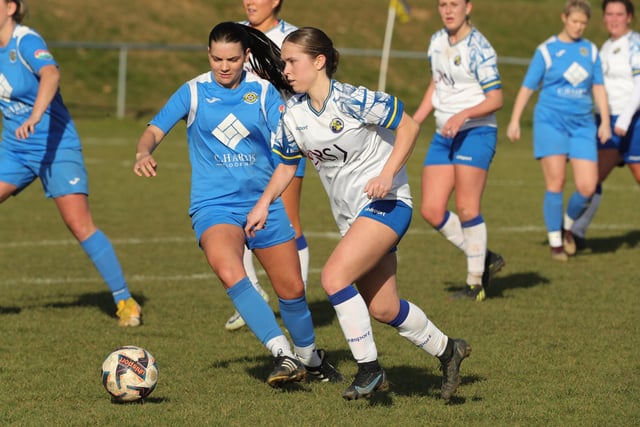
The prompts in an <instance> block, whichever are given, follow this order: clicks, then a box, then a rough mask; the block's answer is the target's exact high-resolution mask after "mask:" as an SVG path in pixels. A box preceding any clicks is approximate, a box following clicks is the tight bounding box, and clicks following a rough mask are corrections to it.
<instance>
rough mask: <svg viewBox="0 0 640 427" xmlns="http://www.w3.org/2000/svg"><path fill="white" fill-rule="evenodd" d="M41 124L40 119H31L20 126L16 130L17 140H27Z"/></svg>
mask: <svg viewBox="0 0 640 427" xmlns="http://www.w3.org/2000/svg"><path fill="white" fill-rule="evenodd" d="M39 122H40V120H39V119H36V118H34V117H29V118H28V119H27V120H25V121H24V123H22V124H21V125H20V127H19V128H18V129H16V138H18V139H27V138H28V137H29V135H30V134H31V135H33V133H34V132H35V131H36V125H37V124H38V123H39Z"/></svg>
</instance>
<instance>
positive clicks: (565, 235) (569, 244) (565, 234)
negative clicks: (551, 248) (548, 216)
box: [562, 229, 577, 256]
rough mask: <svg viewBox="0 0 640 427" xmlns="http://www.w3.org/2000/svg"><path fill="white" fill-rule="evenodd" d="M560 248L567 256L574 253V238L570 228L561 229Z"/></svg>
mask: <svg viewBox="0 0 640 427" xmlns="http://www.w3.org/2000/svg"><path fill="white" fill-rule="evenodd" d="M562 248H563V249H564V252H565V253H566V254H567V255H569V256H572V255H575V254H576V250H577V248H576V241H575V240H574V238H573V233H572V232H571V231H570V230H564V229H563V230H562Z"/></svg>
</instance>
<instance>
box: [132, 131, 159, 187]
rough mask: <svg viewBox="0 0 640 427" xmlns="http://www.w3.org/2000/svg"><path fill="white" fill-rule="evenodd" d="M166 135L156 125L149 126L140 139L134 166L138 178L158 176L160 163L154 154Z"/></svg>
mask: <svg viewBox="0 0 640 427" xmlns="http://www.w3.org/2000/svg"><path fill="white" fill-rule="evenodd" d="M164 136H165V133H164V132H163V131H162V130H161V129H160V128H159V127H157V126H155V125H149V126H147V128H146V129H145V130H144V132H143V133H142V135H141V136H140V138H139V139H138V145H137V147H136V162H135V164H134V165H133V173H135V174H136V175H138V176H142V175H144V176H146V177H151V176H156V168H157V167H158V163H157V162H156V161H155V159H154V158H153V156H152V153H153V152H154V151H155V149H156V148H157V147H158V145H160V143H161V142H162V140H163V139H164Z"/></svg>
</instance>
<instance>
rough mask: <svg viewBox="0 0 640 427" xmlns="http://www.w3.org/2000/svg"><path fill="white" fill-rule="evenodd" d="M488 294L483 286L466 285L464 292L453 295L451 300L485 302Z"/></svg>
mask: <svg viewBox="0 0 640 427" xmlns="http://www.w3.org/2000/svg"><path fill="white" fill-rule="evenodd" d="M486 297H487V294H486V293H485V292H484V288H483V287H482V285H466V286H465V287H464V289H463V290H461V291H458V292H456V293H453V294H451V296H450V297H449V299H450V300H456V299H467V300H470V301H484V300H485V298H486Z"/></svg>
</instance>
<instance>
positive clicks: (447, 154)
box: [423, 126, 498, 170]
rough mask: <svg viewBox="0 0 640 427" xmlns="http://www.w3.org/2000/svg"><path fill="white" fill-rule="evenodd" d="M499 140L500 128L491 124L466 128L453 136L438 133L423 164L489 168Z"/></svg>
mask: <svg viewBox="0 0 640 427" xmlns="http://www.w3.org/2000/svg"><path fill="white" fill-rule="evenodd" d="M497 142H498V130H497V129H496V128H494V127H491V126H479V127H475V128H470V129H465V130H463V131H460V132H458V134H457V135H456V136H455V137H453V138H445V137H444V136H442V135H440V134H439V133H436V134H435V135H434V136H433V139H432V140H431V145H430V146H429V150H428V151H427V155H426V157H425V159H424V164H423V165H424V166H431V165H467V166H474V167H477V168H481V169H484V170H489V165H491V161H492V160H493V156H495V154H496V144H497Z"/></svg>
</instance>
